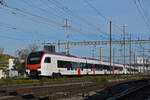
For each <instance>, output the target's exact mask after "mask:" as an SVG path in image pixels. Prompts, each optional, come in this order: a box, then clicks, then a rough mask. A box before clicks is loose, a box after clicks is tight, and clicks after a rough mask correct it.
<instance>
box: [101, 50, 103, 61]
mask: <svg viewBox="0 0 150 100" xmlns="http://www.w3.org/2000/svg"><path fill="white" fill-rule="evenodd" d="M100 61H103V48H102V47H101V48H100Z"/></svg>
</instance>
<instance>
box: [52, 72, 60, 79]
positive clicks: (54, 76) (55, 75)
mask: <svg viewBox="0 0 150 100" xmlns="http://www.w3.org/2000/svg"><path fill="white" fill-rule="evenodd" d="M60 77H61V74H60V73H53V74H52V78H60Z"/></svg>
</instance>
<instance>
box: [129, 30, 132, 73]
mask: <svg viewBox="0 0 150 100" xmlns="http://www.w3.org/2000/svg"><path fill="white" fill-rule="evenodd" d="M129 53H130V67H131V63H132V58H131V56H132V55H131V53H132V51H131V33H130V46H129ZM130 74H131V71H130Z"/></svg>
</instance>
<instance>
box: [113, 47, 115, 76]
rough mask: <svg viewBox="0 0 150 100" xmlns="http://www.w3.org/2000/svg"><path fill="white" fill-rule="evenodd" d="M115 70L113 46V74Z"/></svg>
mask: <svg viewBox="0 0 150 100" xmlns="http://www.w3.org/2000/svg"><path fill="white" fill-rule="evenodd" d="M114 70H115V48H113V74H114Z"/></svg>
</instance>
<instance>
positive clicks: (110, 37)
mask: <svg viewBox="0 0 150 100" xmlns="http://www.w3.org/2000/svg"><path fill="white" fill-rule="evenodd" d="M111 42H112V21H110V74H111V69H112V65H111V48H112V43H111Z"/></svg>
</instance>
